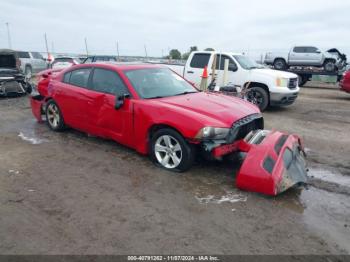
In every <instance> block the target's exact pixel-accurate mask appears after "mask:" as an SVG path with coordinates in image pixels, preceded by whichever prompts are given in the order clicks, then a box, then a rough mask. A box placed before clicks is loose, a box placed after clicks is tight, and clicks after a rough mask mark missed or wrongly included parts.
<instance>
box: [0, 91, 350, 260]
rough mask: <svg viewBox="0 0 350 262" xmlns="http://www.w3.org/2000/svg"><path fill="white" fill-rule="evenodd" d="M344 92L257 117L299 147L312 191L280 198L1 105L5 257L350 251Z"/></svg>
mask: <svg viewBox="0 0 350 262" xmlns="http://www.w3.org/2000/svg"><path fill="white" fill-rule="evenodd" d="M349 104H350V95H348V94H345V93H342V92H340V91H339V90H337V89H336V88H325V87H323V88H318V87H315V85H313V86H309V87H305V88H303V89H302V91H301V94H300V96H299V98H298V100H297V102H296V103H295V104H294V105H292V106H290V107H287V108H275V109H270V110H269V111H267V112H266V113H264V117H265V123H266V127H267V128H269V129H270V128H271V129H272V128H273V129H279V130H285V131H288V132H293V133H297V134H299V135H300V136H302V137H303V138H304V140H305V144H306V147H307V151H308V155H309V157H308V161H309V166H310V172H309V175H310V185H309V186H308V187H307V188H301V189H292V190H289V191H288V192H286V193H285V194H282V195H280V196H278V197H265V196H262V195H259V194H255V193H249V192H243V191H240V190H238V189H237V188H235V186H234V180H235V172H236V170H237V168H238V166H237V163H235V162H230V161H226V162H214V163H203V162H200V161H199V162H198V163H196V165H195V166H194V167H193V168H192V169H191V170H190V171H188V172H186V173H184V174H173V173H169V172H167V171H164V170H162V169H159V168H156V167H154V166H153V165H152V164H151V163H150V161H149V159H148V158H147V157H144V156H141V155H139V154H137V153H136V152H134V151H133V150H130V149H128V148H125V147H123V146H121V145H118V144H116V143H114V142H112V141H108V140H104V139H99V138H95V137H91V136H88V135H86V134H83V133H79V132H77V131H74V130H67V131H65V132H64V133H55V132H52V131H50V130H49V129H48V127H47V126H46V125H45V124H38V123H37V122H36V121H35V120H34V118H33V116H32V114H31V110H30V106H29V101H28V97H19V98H11V99H1V100H0V145H1V146H0V214H1V215H0V236H1V240H0V253H1V254H201V253H206V254H349V253H350V201H349V200H350V176H349V175H350V159H349V158H350V157H349V156H350V136H349V133H350V109H349Z"/></svg>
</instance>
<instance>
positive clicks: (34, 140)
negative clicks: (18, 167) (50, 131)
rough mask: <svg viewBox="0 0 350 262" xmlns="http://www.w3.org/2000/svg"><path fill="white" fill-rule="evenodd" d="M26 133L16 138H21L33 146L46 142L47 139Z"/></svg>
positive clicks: (21, 133)
mask: <svg viewBox="0 0 350 262" xmlns="http://www.w3.org/2000/svg"><path fill="white" fill-rule="evenodd" d="M26 133H27V134H24V132H20V133H19V134H18V136H19V137H20V138H22V140H24V141H27V142H29V143H31V144H33V145H38V144H41V143H43V142H48V140H47V139H42V138H38V137H36V136H35V133H34V132H30V133H31V134H28V132H26Z"/></svg>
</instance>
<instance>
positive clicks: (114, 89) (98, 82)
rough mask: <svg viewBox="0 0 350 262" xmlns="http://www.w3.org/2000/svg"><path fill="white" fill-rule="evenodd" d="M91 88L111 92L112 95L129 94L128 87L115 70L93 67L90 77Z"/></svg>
mask: <svg viewBox="0 0 350 262" xmlns="http://www.w3.org/2000/svg"><path fill="white" fill-rule="evenodd" d="M91 85H92V87H91V88H92V90H94V91H97V92H101V93H106V94H112V95H123V94H129V90H128V88H127V87H126V86H125V84H124V82H123V81H122V80H121V78H120V77H119V75H118V74H117V72H114V71H111V70H107V69H103V68H95V69H94V72H93V75H92V79H91Z"/></svg>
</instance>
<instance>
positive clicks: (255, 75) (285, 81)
mask: <svg viewBox="0 0 350 262" xmlns="http://www.w3.org/2000/svg"><path fill="white" fill-rule="evenodd" d="M215 56H216V58H215ZM226 59H228V60H229V66H228V76H227V78H228V83H229V84H231V85H235V86H236V87H240V88H243V87H248V88H249V89H251V90H252V91H253V92H250V94H252V95H253V96H254V101H256V103H257V104H258V106H259V108H260V110H261V111H263V110H265V109H266V108H267V107H268V106H286V105H291V104H293V103H294V101H295V99H296V98H297V96H298V93H299V86H298V76H297V75H296V74H293V73H288V72H283V71H277V70H272V69H268V68H265V67H264V66H262V65H259V64H257V63H256V62H255V61H253V60H251V59H250V58H248V57H247V56H244V55H242V54H236V53H229V52H221V53H218V52H215V51H197V52H192V53H191V55H190V56H189V58H188V60H187V62H186V65H185V66H179V65H167V66H168V67H169V68H170V69H172V70H173V71H175V72H176V73H178V74H179V75H182V76H183V77H184V78H185V79H186V80H188V81H190V82H192V83H193V84H194V85H195V86H196V87H199V86H200V82H201V79H202V78H201V76H202V74H203V69H204V67H205V66H207V67H208V71H209V78H208V84H209V83H210V82H211V78H212V76H211V70H210V69H211V68H212V65H213V62H214V61H215V60H216V70H215V75H216V83H217V84H219V85H220V83H222V82H223V80H222V79H223V74H224V64H225V60H226ZM219 64H220V67H219Z"/></svg>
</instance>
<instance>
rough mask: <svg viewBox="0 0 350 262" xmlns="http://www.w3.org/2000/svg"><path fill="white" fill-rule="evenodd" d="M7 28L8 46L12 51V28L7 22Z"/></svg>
mask: <svg viewBox="0 0 350 262" xmlns="http://www.w3.org/2000/svg"><path fill="white" fill-rule="evenodd" d="M6 27H7V41H8V44H9V48H10V49H12V44H11V35H10V26H9V23H8V22H6Z"/></svg>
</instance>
